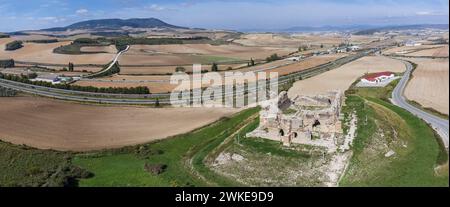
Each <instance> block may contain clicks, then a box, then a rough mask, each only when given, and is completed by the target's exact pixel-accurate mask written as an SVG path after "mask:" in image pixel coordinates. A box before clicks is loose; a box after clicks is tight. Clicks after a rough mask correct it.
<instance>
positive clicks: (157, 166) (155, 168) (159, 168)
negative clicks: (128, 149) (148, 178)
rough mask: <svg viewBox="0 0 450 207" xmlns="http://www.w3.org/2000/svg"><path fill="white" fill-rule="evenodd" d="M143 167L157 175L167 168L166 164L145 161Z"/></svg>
mask: <svg viewBox="0 0 450 207" xmlns="http://www.w3.org/2000/svg"><path fill="white" fill-rule="evenodd" d="M144 169H145V170H146V171H147V172H149V173H151V174H153V175H159V174H161V173H163V172H164V171H165V170H166V169H167V165H164V164H151V163H145V165H144Z"/></svg>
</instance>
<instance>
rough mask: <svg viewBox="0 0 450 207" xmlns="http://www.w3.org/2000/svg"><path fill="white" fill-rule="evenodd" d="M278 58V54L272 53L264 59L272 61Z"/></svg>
mask: <svg viewBox="0 0 450 207" xmlns="http://www.w3.org/2000/svg"><path fill="white" fill-rule="evenodd" d="M279 59H280V57H278V54H276V53H275V54H272V55H271V56H269V57H267V58H266V61H267V62H272V61H276V60H279Z"/></svg>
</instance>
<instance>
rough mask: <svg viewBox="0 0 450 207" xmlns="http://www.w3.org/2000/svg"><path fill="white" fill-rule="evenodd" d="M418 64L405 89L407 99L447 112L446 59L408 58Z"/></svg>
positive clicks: (447, 67) (447, 82)
mask: <svg viewBox="0 0 450 207" xmlns="http://www.w3.org/2000/svg"><path fill="white" fill-rule="evenodd" d="M408 60H410V61H412V62H414V63H416V64H418V67H417V69H416V70H415V71H414V73H413V77H412V79H411V81H410V82H409V83H408V86H407V87H406V90H405V95H406V97H407V98H408V99H410V100H413V101H416V102H418V103H419V104H421V105H422V106H424V107H430V108H433V109H435V110H437V111H439V112H441V113H444V114H449V109H448V108H449V101H448V99H449V71H448V70H449V62H448V59H425V58H420V59H419V58H414V59H408Z"/></svg>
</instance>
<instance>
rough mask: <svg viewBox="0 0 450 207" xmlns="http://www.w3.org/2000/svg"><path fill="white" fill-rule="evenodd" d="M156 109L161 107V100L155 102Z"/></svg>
mask: <svg viewBox="0 0 450 207" xmlns="http://www.w3.org/2000/svg"><path fill="white" fill-rule="evenodd" d="M155 107H160V103H159V98H157V99H156V101H155Z"/></svg>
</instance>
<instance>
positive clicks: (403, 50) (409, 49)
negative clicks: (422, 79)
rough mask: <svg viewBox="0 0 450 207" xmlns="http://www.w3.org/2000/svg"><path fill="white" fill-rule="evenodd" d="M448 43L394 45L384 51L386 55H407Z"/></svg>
mask: <svg viewBox="0 0 450 207" xmlns="http://www.w3.org/2000/svg"><path fill="white" fill-rule="evenodd" d="M445 46H448V45H419V46H402V47H394V48H391V49H388V50H386V51H384V52H383V54H386V55H396V54H397V55H406V54H408V55H409V54H411V53H414V52H419V51H422V50H428V49H435V48H441V47H445Z"/></svg>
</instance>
